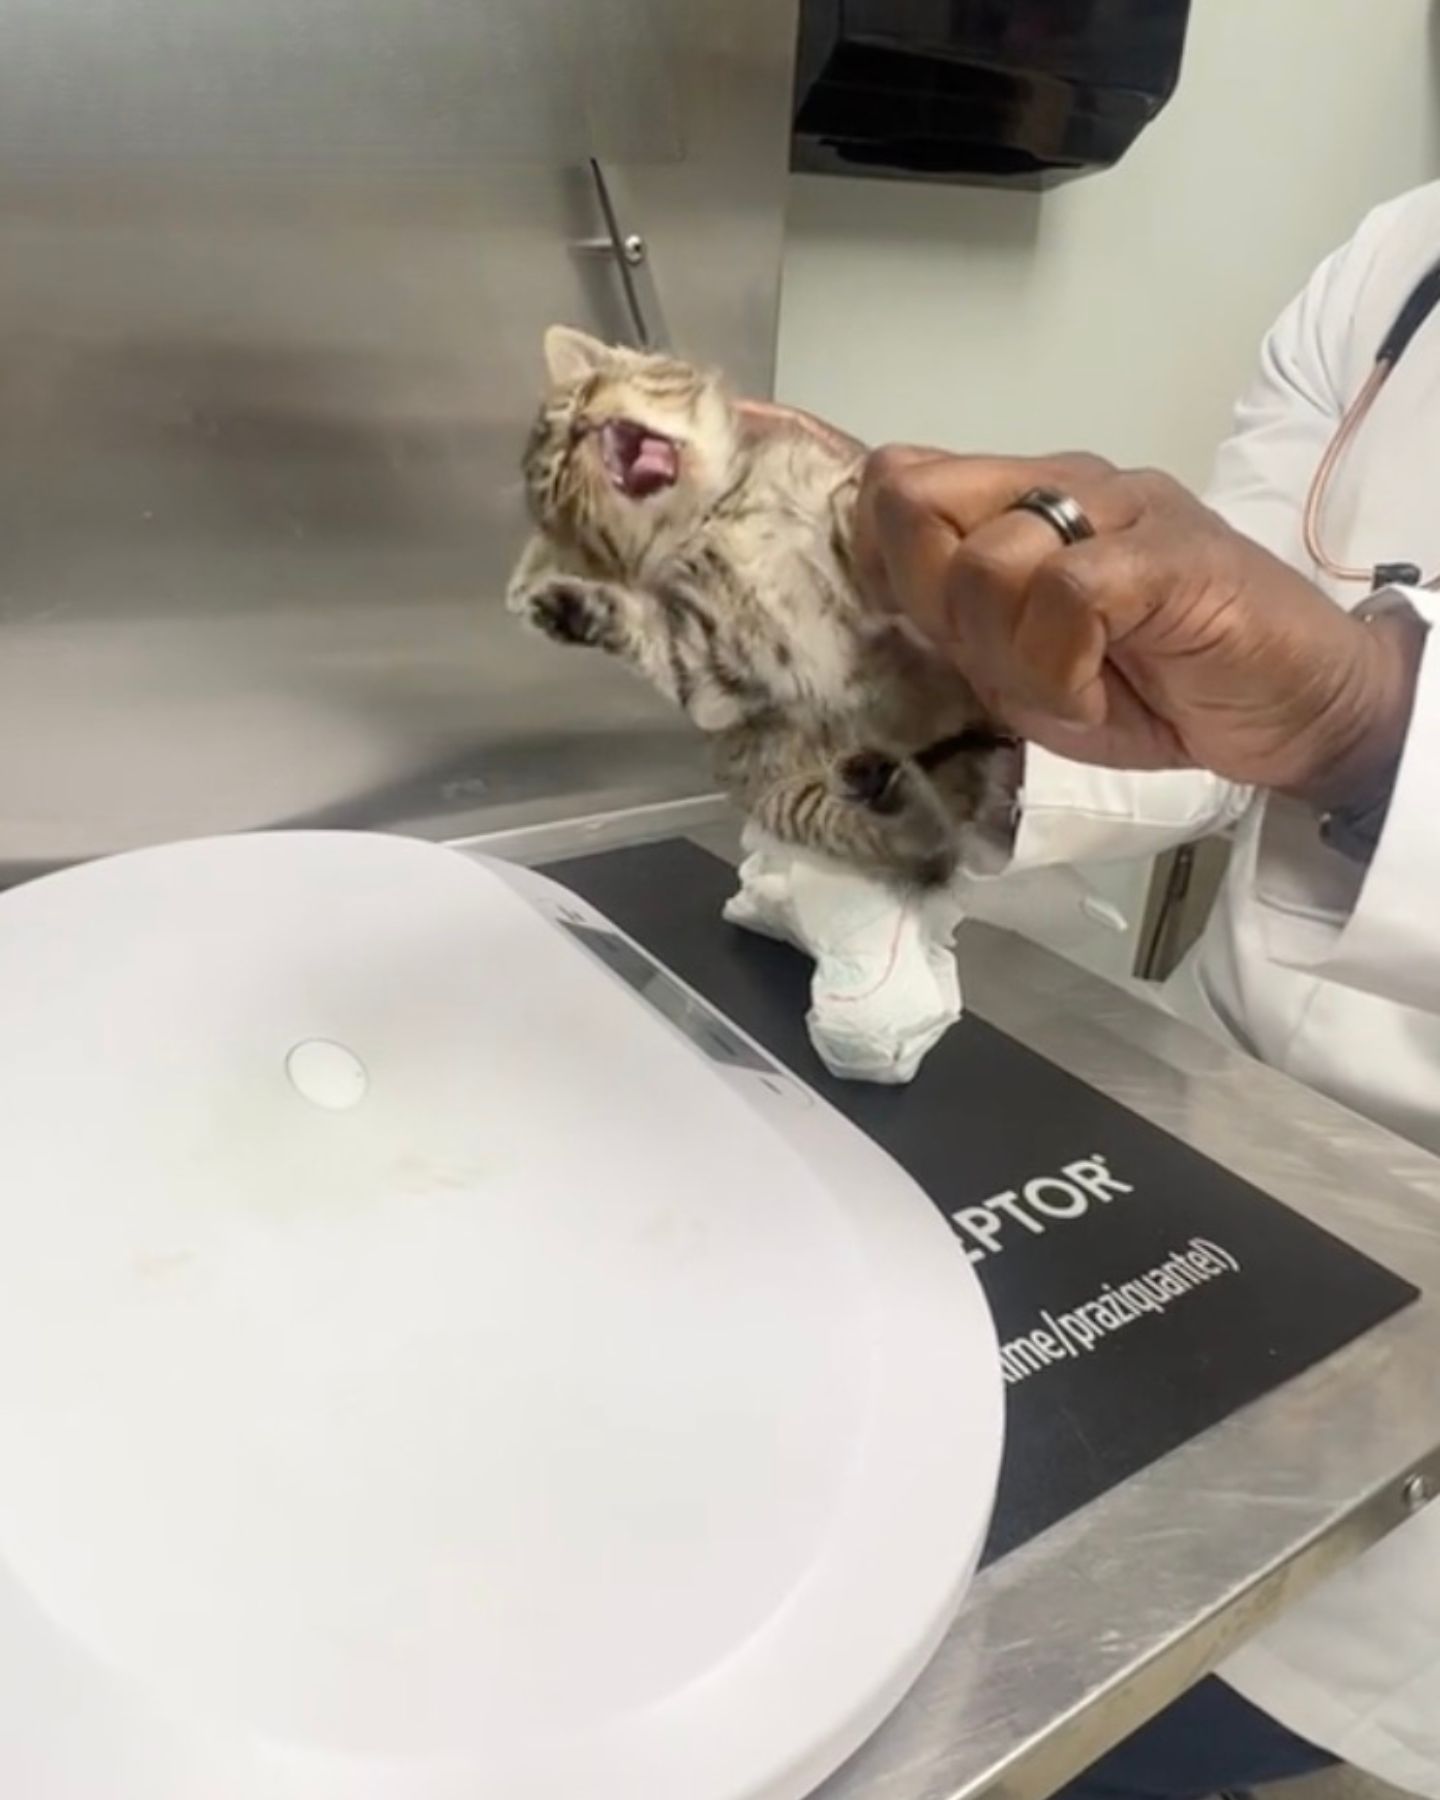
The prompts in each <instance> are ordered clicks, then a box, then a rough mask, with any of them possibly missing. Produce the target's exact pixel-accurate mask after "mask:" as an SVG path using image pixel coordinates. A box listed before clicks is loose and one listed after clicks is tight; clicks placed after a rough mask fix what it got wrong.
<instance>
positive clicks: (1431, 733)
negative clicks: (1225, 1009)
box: [1252, 592, 1440, 1013]
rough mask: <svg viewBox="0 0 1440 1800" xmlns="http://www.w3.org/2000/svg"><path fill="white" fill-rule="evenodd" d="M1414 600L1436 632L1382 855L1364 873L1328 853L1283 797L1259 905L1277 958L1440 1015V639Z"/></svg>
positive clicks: (1258, 878) (1261, 872) (1431, 613)
mask: <svg viewBox="0 0 1440 1800" xmlns="http://www.w3.org/2000/svg"><path fill="white" fill-rule="evenodd" d="M1406 598H1407V599H1409V600H1410V602H1411V604H1412V605H1414V606H1415V608H1416V610H1417V611H1419V612H1420V613H1421V614H1422V615H1423V616H1424V617H1425V618H1426V619H1427V621H1428V623H1429V625H1430V631H1429V633H1428V635H1427V639H1426V643H1425V648H1424V650H1423V653H1422V658H1421V665H1420V678H1419V684H1418V687H1417V690H1416V697H1415V710H1414V712H1413V714H1412V715H1411V722H1410V730H1409V734H1408V736H1407V739H1406V743H1405V752H1404V756H1403V758H1402V760H1401V764H1400V772H1399V776H1398V778H1397V780H1396V783H1395V788H1394V792H1393V798H1392V801H1391V805H1390V811H1389V815H1388V816H1387V818H1386V821H1385V828H1384V830H1383V832H1382V833H1381V836H1380V842H1379V844H1378V846H1377V848H1376V851H1375V854H1374V856H1373V857H1372V859H1371V861H1370V863H1369V865H1368V866H1367V867H1361V866H1360V865H1358V864H1356V863H1353V862H1351V861H1349V860H1348V859H1347V858H1345V857H1343V856H1341V855H1339V854H1338V853H1337V852H1335V851H1333V850H1330V849H1327V848H1326V846H1325V845H1324V843H1323V842H1322V841H1321V837H1320V831H1319V826H1318V823H1317V821H1316V818H1315V814H1314V813H1313V812H1312V811H1311V810H1310V809H1309V808H1308V807H1304V806H1301V805H1299V804H1298V803H1296V802H1294V801H1288V800H1283V799H1280V798H1278V797H1274V796H1272V797H1271V798H1270V799H1268V800H1267V801H1266V802H1265V813H1264V817H1263V819H1262V821H1261V829H1260V841H1259V852H1258V855H1257V858H1256V864H1255V872H1254V876H1253V878H1252V879H1253V895H1252V898H1253V899H1254V901H1255V902H1256V904H1257V907H1258V909H1259V916H1260V919H1261V921H1262V930H1263V932H1264V942H1265V949H1266V953H1267V954H1268V955H1269V957H1270V958H1271V960H1272V961H1274V962H1277V963H1281V964H1283V965H1284V966H1286V967H1287V968H1292V969H1300V970H1303V971H1305V972H1306V973H1309V974H1313V975H1319V976H1322V977H1323V978H1324V979H1325V980H1327V981H1333V982H1338V983H1340V984H1341V985H1342V986H1345V987H1351V988H1358V989H1361V990H1363V991H1364V992H1366V993H1370V994H1377V995H1379V996H1380V997H1381V998H1382V999H1385V1000H1392V1001H1394V1002H1396V1003H1397V1004H1399V1005H1402V1006H1415V1007H1420V1008H1423V1009H1424V1010H1425V1011H1427V1012H1434V1013H1440V831H1437V829H1436V825H1435V792H1436V788H1437V786H1440V634H1437V632H1436V630H1435V626H1436V622H1437V608H1436V596H1435V595H1433V594H1428V593H1423V592H1421V593H1412V594H1408V595H1407V596H1406Z"/></svg>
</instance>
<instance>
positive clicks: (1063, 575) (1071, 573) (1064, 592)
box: [1035, 553, 1106, 612]
mask: <svg viewBox="0 0 1440 1800" xmlns="http://www.w3.org/2000/svg"><path fill="white" fill-rule="evenodd" d="M1105 575H1106V569H1105V559H1104V557H1103V555H1101V556H1097V555H1089V556H1079V555H1075V554H1073V553H1072V554H1070V555H1066V556H1056V557H1052V558H1051V560H1050V561H1049V562H1048V563H1047V564H1046V565H1045V567H1044V568H1043V569H1041V570H1040V571H1039V572H1038V573H1037V575H1036V580H1035V585H1036V587H1037V589H1038V590H1039V592H1040V593H1041V595H1042V596H1043V597H1044V598H1046V599H1048V600H1050V601H1052V602H1054V603H1057V604H1059V605H1061V606H1063V607H1065V608H1067V609H1077V608H1078V609H1081V610H1084V611H1087V612H1088V611H1091V610H1093V608H1094V607H1095V605H1096V602H1097V600H1098V598H1099V596H1100V594H1101V593H1102V592H1103V591H1104V588H1105V585H1106V581H1105Z"/></svg>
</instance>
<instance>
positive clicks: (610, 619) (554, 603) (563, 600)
mask: <svg viewBox="0 0 1440 1800" xmlns="http://www.w3.org/2000/svg"><path fill="white" fill-rule="evenodd" d="M515 610H516V611H517V612H518V613H519V614H520V615H521V617H522V618H524V619H526V620H528V621H529V623H530V624H531V625H533V626H534V627H535V629H536V630H537V631H539V632H542V633H543V634H544V635H545V636H546V637H548V638H551V639H553V641H554V642H555V643H557V644H584V645H591V646H594V647H596V648H599V649H605V648H608V647H609V646H610V645H611V644H613V643H614V641H615V603H614V601H613V600H612V599H611V598H610V596H609V595H608V594H606V593H605V592H604V591H603V590H602V589H599V588H592V587H585V586H582V585H581V584H579V583H577V582H562V581H556V582H550V583H548V584H547V585H546V586H545V587H541V588H533V589H532V590H531V591H530V592H529V593H528V594H525V595H523V596H522V597H521V599H520V601H519V603H518V604H517V606H516V609H515Z"/></svg>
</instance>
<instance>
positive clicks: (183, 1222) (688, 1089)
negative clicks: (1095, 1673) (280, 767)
mask: <svg viewBox="0 0 1440 1800" xmlns="http://www.w3.org/2000/svg"><path fill="white" fill-rule="evenodd" d="M718 928H719V927H718V922H717V929H718ZM0 1118H3V1126H0V1169H3V1183H0V1218H3V1254H0V1792H3V1793H4V1794H6V1795H13V1796H15V1797H16V1800H799V1797H800V1796H802V1795H805V1794H807V1793H809V1792H810V1791H811V1790H812V1789H813V1788H814V1787H815V1786H816V1785H817V1783H819V1782H820V1781H821V1780H822V1779H823V1778H824V1777H825V1776H826V1775H827V1774H828V1773H829V1772H830V1771H831V1770H833V1769H834V1768H835V1767H836V1766H837V1765H838V1764H839V1763H840V1762H841V1761H842V1760H843V1759H844V1758H845V1757H846V1756H847V1755H848V1754H849V1753H850V1752H851V1751H853V1750H854V1749H855V1748H857V1747H858V1746H859V1744H860V1743H861V1742H862V1741H863V1740H864V1739H865V1738H866V1737H867V1736H868V1735H869V1733H870V1732H871V1731H872V1730H873V1729H874V1728H875V1727H876V1726H877V1725H878V1724H879V1723H880V1722H881V1720H882V1719H883V1718H884V1716H885V1715H886V1713H887V1712H888V1711H889V1710H890V1709H891V1708H892V1707H893V1706H894V1705H895V1704H896V1702H897V1701H898V1700H899V1698H900V1697H901V1695H902V1694H903V1693H904V1691H905V1689H906V1688H907V1687H908V1686H909V1685H910V1683H911V1682H912V1681H913V1680H914V1678H915V1677H916V1675H917V1674H918V1673H919V1671H920V1669H921V1668H922V1666H923V1665H924V1663H925V1662H926V1661H927V1659H928V1658H929V1656H930V1654H931V1653H932V1651H933V1650H934V1648H935V1647H936V1645H937V1643H938V1641H939V1639H940V1637H941V1635H942V1634H943V1633H944V1631H945V1630H946V1628H947V1627H948V1626H949V1624H950V1623H951V1621H952V1620H953V1618H954V1616H955V1614H956V1612H957V1609H958V1607H959V1603H960V1600H961V1597H962V1594H963V1592H964V1590H965V1587H966V1585H967V1583H968V1581H969V1579H970V1577H971V1575H972V1573H973V1570H974V1568H975V1565H976V1562H977V1559H978V1557H979V1554H980V1550H981V1546H982V1543H983V1540H984V1537H985V1533H986V1529H987V1525H988V1521H989V1516H990V1510H991V1506H992V1502H993V1497H994V1492H995V1485H996V1479H997V1474H998V1469H999V1461H1000V1451H1001V1437H1002V1390H1001V1380H1000V1371H999V1361H998V1356H997V1352H996V1346H995V1340H994V1335H993V1331H992V1327H991V1322H990V1317H989V1313H988V1310H987V1308H986V1305H985V1302H984V1299H983V1296H982V1294H981V1292H980V1289H979V1286H978V1284H977V1282H976V1280H975V1277H974V1275H973V1274H972V1272H971V1270H970V1268H969V1266H968V1263H967V1261H966V1258H965V1256H964V1254H963V1252H962V1251H961V1250H960V1248H959V1246H958V1245H957V1243H956V1242H955V1240H954V1238H953V1235H952V1233H951V1232H950V1230H949V1228H948V1227H947V1225H946V1223H945V1222H944V1220H943V1219H942V1218H941V1216H940V1214H939V1213H938V1212H937V1210H936V1209H935V1207H934V1206H933V1205H932V1204H931V1203H930V1202H929V1200H928V1199H927V1198H926V1197H925V1195H924V1194H923V1193H921V1192H920V1190H919V1189H918V1188H917V1187H916V1186H915V1185H914V1184H913V1183H912V1182H911V1180H910V1179H909V1177H908V1176H906V1175H905V1174H903V1173H902V1172H901V1170H900V1169H899V1168H898V1167H896V1165H895V1164H894V1163H892V1162H891V1161H890V1160H889V1159H888V1158H887V1157H886V1156H885V1155H884V1154H883V1153H882V1152H881V1151H880V1150H879V1149H877V1148H876V1147H875V1146H874V1145H873V1144H871V1143H870V1141H869V1140H868V1139H867V1138H865V1137H864V1136H862V1135H861V1134H860V1133H859V1132H857V1131H856V1130H855V1129H854V1128H853V1127H851V1126H850V1125H849V1124H848V1123H846V1122H845V1121H843V1120H842V1119H841V1118H840V1117H839V1115H838V1114H836V1113H835V1112H833V1111H832V1110H831V1109H830V1108H828V1107H827V1106H826V1105H825V1104H823V1103H822V1102H821V1101H819V1100H818V1099H817V1098H816V1097H815V1096H814V1095H812V1094H811V1093H810V1092H808V1091H807V1090H806V1089H805V1088H804V1087H803V1086H802V1085H800V1084H799V1083H798V1082H796V1081H795V1080H794V1079H793V1078H792V1077H791V1076H790V1075H789V1074H787V1073H785V1072H784V1071H783V1070H782V1069H780V1068H779V1067H778V1066H777V1065H776V1064H775V1063H774V1062H773V1061H772V1060H771V1059H770V1058H769V1057H768V1056H767V1055H766V1054H765V1053H764V1052H763V1051H761V1050H760V1049H759V1048H758V1047H757V1046H756V1045H755V1044H754V1043H753V1042H751V1041H750V1040H749V1039H747V1038H745V1037H744V1036H743V1035H741V1034H740V1033H739V1032H738V1031H736V1030H735V1029H734V1028H733V1027H732V1026H730V1025H729V1024H728V1023H727V1022H726V1021H725V1020H724V1019H722V1018H721V1017H719V1016H718V1015H717V1014H716V1013H715V1012H714V1011H713V1010H712V1009H711V1008H710V1007H709V1006H708V1005H707V1004H706V1003H704V1002H703V1001H701V1000H700V999H699V998H698V997H697V996H696V995H695V994H694V993H693V992H691V991H690V990H689V989H687V988H685V987H683V986H682V985H681V984H680V983H678V982H677V981H676V980H675V979H674V978H673V977H672V976H670V975H669V974H668V973H667V972H666V971H665V970H664V969H663V968H661V967H660V966H659V965H657V964H656V963H654V962H653V961H652V960H651V959H650V958H649V957H648V956H647V955H646V954H645V953H644V952H643V951H642V950H640V949H639V948H638V947H637V946H636V945H635V944H634V943H633V942H631V941H630V940H629V939H628V938H626V937H624V936H623V935H622V934H620V933H619V932H618V931H617V930H616V929H615V928H614V927H613V926H612V925H610V924H609V923H608V922H607V921H606V920H605V919H604V918H602V917H601V916H600V915H599V914H597V913H596V912H594V911H593V910H592V909H591V908H589V907H588V906H586V905H585V904H584V903H583V902H581V901H579V900H577V899H575V898H574V897H573V896H572V895H570V894H568V893H566V892H565V891H564V890H563V889H561V888H559V887H557V886H556V885H555V884H553V883H552V882H549V881H547V880H545V879H544V878H542V877H540V876H537V875H535V874H532V873H528V872H525V871H522V870H519V869H515V868H511V867H507V866H504V865H501V864H496V863H488V862H484V861H481V860H479V859H477V858H474V857H471V856H467V855H464V854H461V853H459V852H457V851H452V850H447V849H442V848H439V847H436V846H433V845H426V844H420V843H416V842H412V841H410V840H405V839H399V838H390V837H382V836H374V835H351V834H341V833H336V834H329V833H315V834H275V835H258V836H251V837H239V838H230V839H223V840H214V841H204V842H198V843H189V844H181V845H175V846H171V847H167V848H163V849H157V850H148V851H143V852H140V853H137V854H134V855H129V856H122V857H117V858H115V859H113V860H110V861H105V862H100V863H95V864H91V865H89V866H87V867H84V868H79V869H75V870H72V871H68V872H66V873H63V874H60V875H56V876H52V877H50V878H48V879H45V880H42V881H37V882H35V883H33V884H31V885H28V886H24V887H21V888H18V889H15V890H12V891H11V892H9V893H7V894H5V895H3V896H0ZM958 1135H959V1134H958V1131H957V1147H958Z"/></svg>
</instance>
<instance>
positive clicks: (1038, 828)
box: [1010, 200, 1440, 869]
mask: <svg viewBox="0 0 1440 1800" xmlns="http://www.w3.org/2000/svg"><path fill="white" fill-rule="evenodd" d="M1405 204H1407V202H1405V201H1403V200H1402V201H1400V202H1392V203H1391V204H1390V205H1389V206H1385V207H1381V208H1379V209H1377V211H1375V212H1374V213H1372V214H1371V216H1370V217H1369V218H1368V219H1367V220H1366V221H1365V223H1364V224H1363V225H1362V226H1361V228H1360V230H1359V231H1358V232H1357V234H1356V236H1355V238H1354V239H1353V240H1352V242H1351V243H1350V244H1348V245H1347V246H1346V247H1345V248H1344V249H1343V250H1339V251H1337V252H1336V253H1335V254H1334V255H1333V256H1331V257H1330V258H1329V259H1328V260H1327V261H1326V262H1325V263H1323V264H1322V265H1321V266H1320V268H1319V269H1318V270H1317V271H1316V273H1315V274H1314V275H1313V276H1312V277H1311V279H1310V281H1309V282H1308V284H1307V285H1306V287H1305V289H1304V291H1303V292H1302V293H1301V294H1300V295H1299V296H1298V297H1297V298H1296V299H1295V300H1294V301H1292V303H1291V304H1290V306H1289V307H1287V308H1286V310H1285V312H1284V313H1283V314H1282V315H1281V316H1280V318H1279V320H1278V321H1277V322H1276V324H1275V325H1274V327H1273V328H1272V329H1271V331H1270V333H1269V335H1268V336H1267V337H1266V339H1265V342H1264V345H1263V346H1262V349H1261V353H1260V366H1259V368H1258V370H1257V371H1256V373H1255V375H1254V378H1253V379H1252V381H1251V383H1250V386H1249V388H1248V390H1247V391H1246V392H1245V394H1244V395H1243V397H1242V398H1241V400H1240V403H1239V405H1238V407H1237V408H1236V412H1235V421H1234V428H1233V430H1232V432H1231V434H1230V437H1229V438H1228V439H1227V441H1226V442H1225V444H1224V445H1223V446H1222V447H1221V449H1220V451H1219V453H1218V455H1217V457H1216V461H1215V468H1214V472H1213V475H1212V477H1211V481H1210V484H1209V487H1208V489H1207V491H1206V496H1205V497H1206V500H1207V502H1208V504H1209V505H1211V506H1212V507H1214V509H1215V510H1216V511H1217V512H1218V513H1220V514H1221V515H1222V517H1224V518H1225V519H1227V520H1228V521H1229V522H1230V524H1232V525H1233V526H1234V527H1235V528H1236V530H1237V531H1243V532H1244V533H1245V534H1246V536H1248V537H1251V538H1254V539H1255V541H1256V542H1257V543H1260V544H1263V545H1264V546H1265V548H1266V549H1267V550H1270V551H1271V552H1272V553H1273V554H1275V555H1276V556H1279V557H1281V558H1283V559H1284V561H1286V562H1288V563H1289V564H1291V566H1292V567H1295V568H1298V569H1303V570H1308V569H1309V568H1310V567H1311V565H1310V563H1309V561H1308V559H1307V557H1306V554H1305V544H1304V510H1305V500H1306V496H1307V494H1308V492H1309V487H1310V480H1311V477H1312V475H1313V473H1314V471H1315V468H1316V466H1317V464H1318V463H1319V461H1320V458H1321V457H1322V456H1323V455H1324V453H1325V447H1326V445H1327V444H1328V443H1329V441H1330V439H1331V436H1332V435H1333V433H1334V431H1335V429H1336V426H1337V425H1338V424H1339V421H1340V419H1341V417H1342V416H1343V413H1344V410H1345V404H1346V401H1345V398H1344V395H1345V392H1346V388H1347V385H1348V383H1349V381H1350V373H1351V371H1352V370H1353V368H1354V366H1355V350H1356V346H1355V344H1354V342H1353V341H1352V338H1353V332H1354V319H1355V313H1356V308H1357V305H1358V302H1359V300H1360V297H1361V295H1362V294H1363V292H1364V289H1365V284H1366V282H1367V281H1368V279H1369V276H1370V273H1371V270H1372V269H1373V267H1374V265H1375V260H1376V253H1377V250H1378V248H1379V247H1380V246H1381V245H1382V244H1383V243H1384V242H1385V241H1386V239H1387V238H1388V237H1389V235H1390V232H1391V230H1392V229H1393V228H1394V226H1395V223H1396V217H1397V214H1398V212H1399V211H1400V209H1401V208H1402V207H1403V206H1404V205H1405ZM1437 775H1440V765H1437ZM1250 800H1251V794H1250V791H1249V790H1248V789H1245V788H1241V787H1236V786H1235V785H1233V784H1232V783H1229V782H1226V781H1222V780H1220V779H1219V777H1217V776H1214V775H1207V774H1205V773H1203V772H1202V771H1199V770H1167V771H1164V772H1161V773H1158V774H1156V773H1146V774H1136V773H1125V772H1121V771H1117V770H1113V769H1094V768H1087V767H1082V766H1080V765H1078V764H1075V763H1070V762H1066V761H1065V760H1064V759H1063V758H1061V757H1057V756H1052V755H1050V754H1049V753H1048V752H1046V751H1043V750H1039V749H1036V748H1034V747H1033V746H1032V747H1030V748H1029V749H1027V751H1026V757H1025V769H1024V777H1023V781H1022V784H1021V790H1020V793H1019V795H1018V796H1017V813H1016V829H1015V838H1014V848H1013V852H1012V857H1011V865H1010V866H1011V867H1013V868H1016V869H1024V868H1036V867H1041V866H1044V865H1045V864H1049V863H1058V862H1089V861H1096V862H1099V861H1114V860H1128V859H1130V858H1142V857H1148V856H1154V855H1157V854H1159V853H1160V852H1162V851H1164V850H1168V849H1171V848H1173V847H1174V846H1176V845H1178V844H1183V843H1187V842H1193V841H1194V840H1196V839H1198V838H1202V837H1208V836H1212V835H1214V834H1216V833H1218V832H1223V831H1225V830H1227V829H1228V828H1229V827H1230V826H1232V825H1233V824H1235V823H1236V822H1237V820H1238V819H1239V818H1240V816H1241V814H1242V813H1244V812H1245V810H1246V809H1247V807H1248V805H1249V804H1250Z"/></svg>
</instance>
